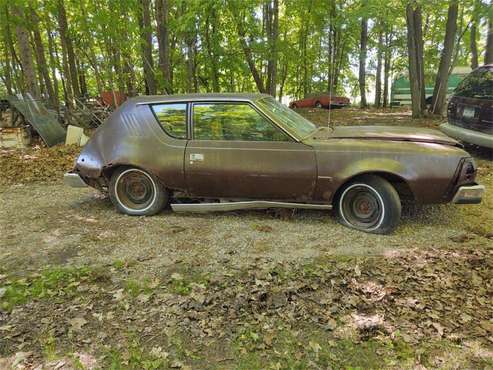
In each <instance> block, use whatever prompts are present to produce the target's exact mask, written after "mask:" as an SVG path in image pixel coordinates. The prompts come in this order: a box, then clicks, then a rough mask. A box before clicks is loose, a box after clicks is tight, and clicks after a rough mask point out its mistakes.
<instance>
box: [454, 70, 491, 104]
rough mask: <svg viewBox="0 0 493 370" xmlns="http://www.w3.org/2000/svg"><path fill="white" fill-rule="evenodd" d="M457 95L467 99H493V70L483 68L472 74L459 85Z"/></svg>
mask: <svg viewBox="0 0 493 370" xmlns="http://www.w3.org/2000/svg"><path fill="white" fill-rule="evenodd" d="M455 95H457V96H464V97H467V98H480V99H481V98H484V99H491V98H493V70H491V69H488V68H482V69H478V70H476V71H474V72H472V73H471V74H470V75H469V76H467V77H466V78H465V79H464V80H462V82H461V83H460V84H459V86H458V87H457V90H456V91H455Z"/></svg>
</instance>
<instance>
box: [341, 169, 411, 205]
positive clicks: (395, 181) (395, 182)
mask: <svg viewBox="0 0 493 370" xmlns="http://www.w3.org/2000/svg"><path fill="white" fill-rule="evenodd" d="M365 176H378V177H380V178H383V179H384V180H387V181H388V182H389V183H390V184H391V185H392V186H393V187H394V189H395V190H396V191H397V193H398V194H399V197H400V199H401V200H404V201H415V200H416V196H415V194H414V193H413V191H412V189H411V187H410V186H409V183H408V181H406V179H404V178H403V177H402V176H400V175H397V174H395V173H392V172H389V171H364V172H360V173H357V174H354V175H352V176H350V177H348V178H346V179H345V180H344V181H343V182H342V183H341V184H340V185H339V186H338V187H337V189H336V191H335V192H334V196H333V203H334V202H337V200H338V199H339V196H340V195H341V192H342V190H343V189H344V188H345V187H346V185H347V184H349V183H352V182H354V181H357V180H358V179H364V177H365Z"/></svg>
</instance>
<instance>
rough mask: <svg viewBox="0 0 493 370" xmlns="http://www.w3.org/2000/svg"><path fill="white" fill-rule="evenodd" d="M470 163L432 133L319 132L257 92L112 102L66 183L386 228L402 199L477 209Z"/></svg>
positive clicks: (207, 206)
mask: <svg viewBox="0 0 493 370" xmlns="http://www.w3.org/2000/svg"><path fill="white" fill-rule="evenodd" d="M475 176H476V166H475V163H474V161H473V159H472V158H471V156H470V155H469V154H468V153H467V152H465V151H464V150H463V149H462V146H461V145H460V144H459V143H458V142H457V141H455V140H454V139H451V138H449V137H448V136H446V135H445V134H442V133H440V132H439V131H435V130H430V129H418V128H404V127H384V126H380V127H377V126H367V127H365V126H360V127H357V126H352V127H336V128H331V127H317V126H315V125H314V124H313V123H311V122H310V121H308V120H306V119H305V118H303V117H302V116H300V115H298V114H297V113H295V112H294V111H293V110H291V109H289V108H288V107H286V106H284V105H282V104H280V103H279V102H277V101H276V100H275V99H273V98H272V97H270V96H268V95H263V94H193V95H169V96H140V97H136V98H132V99H130V100H128V101H127V102H125V103H124V104H123V105H122V106H120V107H119V108H118V109H117V110H116V111H115V112H114V113H113V114H112V115H111V116H110V117H109V118H108V120H107V121H106V122H105V123H104V124H103V125H102V126H100V127H99V128H98V130H97V131H96V132H95V133H94V135H93V136H92V137H91V139H90V140H89V141H88V143H87V144H86V145H85V146H84V148H83V149H82V151H81V154H80V156H79V157H78V158H77V160H76V164H75V168H74V170H73V171H71V172H69V173H67V174H65V181H66V182H67V183H68V184H69V185H72V186H87V185H88V186H91V187H94V188H96V189H99V190H101V191H107V192H108V193H109V196H110V198H111V201H112V202H113V203H114V205H115V207H116V209H117V210H118V211H120V212H123V213H126V214H129V215H138V216H148V215H154V214H156V213H158V212H160V211H161V210H162V209H163V208H164V207H166V206H167V205H168V204H170V205H171V208H172V209H173V210H174V211H179V212H203V211H230V210H239V209H265V208H307V209H320V210H329V209H332V208H334V209H335V210H336V211H337V214H338V216H339V219H340V221H341V223H343V224H344V225H346V226H349V227H352V228H355V229H358V230H362V231H365V232H371V233H380V234H385V233H389V232H391V231H392V230H393V229H394V228H395V227H396V226H397V225H398V223H399V220H400V216H401V204H402V203H403V202H416V203H447V202H453V203H479V202H480V201H481V197H482V195H483V192H484V187H483V186H481V185H478V184H476V182H475Z"/></svg>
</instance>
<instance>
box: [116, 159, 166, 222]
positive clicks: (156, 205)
mask: <svg viewBox="0 0 493 370" xmlns="http://www.w3.org/2000/svg"><path fill="white" fill-rule="evenodd" d="M109 193H110V199H111V201H112V202H113V204H114V205H115V207H116V209H117V210H118V211H119V212H121V213H126V214H128V215H131V216H151V215H155V214H156V213H158V212H160V211H161V210H162V209H163V208H164V206H165V205H166V204H167V203H168V193H167V191H166V190H165V189H164V188H163V186H162V185H161V184H160V183H159V181H158V179H157V178H156V177H155V176H153V175H151V174H150V173H148V172H146V171H144V170H141V169H140V168H128V167H122V168H119V169H117V170H116V171H115V172H114V173H113V174H112V176H111V180H110V185H109Z"/></svg>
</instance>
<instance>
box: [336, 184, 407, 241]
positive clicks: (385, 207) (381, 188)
mask: <svg viewBox="0 0 493 370" xmlns="http://www.w3.org/2000/svg"><path fill="white" fill-rule="evenodd" d="M336 206H337V212H338V216H339V221H340V222H341V223H342V224H343V225H346V226H349V227H351V228H354V229H357V230H361V231H365V232H368V233H374V234H388V233H390V232H392V231H393V230H394V229H395V228H396V227H397V225H398V224H399V222H400V218H401V201H400V198H399V194H398V193H397V191H396V190H395V189H394V187H393V186H392V185H391V184H390V183H389V182H388V181H386V180H384V179H383V178H381V177H378V176H373V175H368V176H364V177H360V178H358V179H357V180H355V181H352V182H350V183H348V184H347V185H345V186H344V187H343V188H342V189H341V191H340V192H339V196H338V197H337V200H336Z"/></svg>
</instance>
